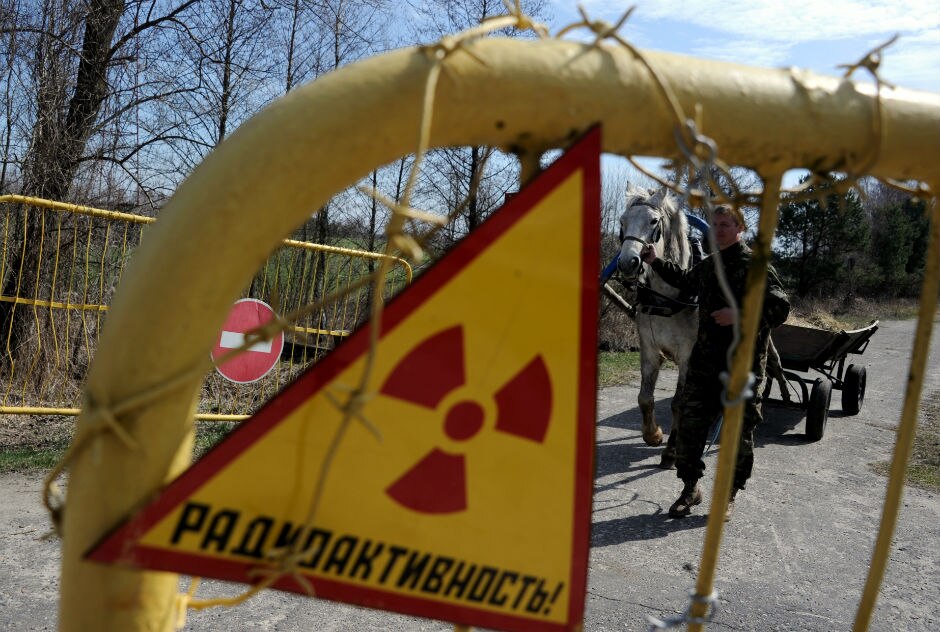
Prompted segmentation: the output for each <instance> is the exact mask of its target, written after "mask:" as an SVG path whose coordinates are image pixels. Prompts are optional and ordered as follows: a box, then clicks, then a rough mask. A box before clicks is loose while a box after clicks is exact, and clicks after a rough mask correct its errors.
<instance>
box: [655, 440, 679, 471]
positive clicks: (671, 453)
mask: <svg viewBox="0 0 940 632" xmlns="http://www.w3.org/2000/svg"><path fill="white" fill-rule="evenodd" d="M675 464H676V448H675V446H670V445H667V446H666V447H665V448H664V449H663V453H662V456H660V458H659V467H661V468H662V469H664V470H668V469H671V468H672V467H673V466H675Z"/></svg>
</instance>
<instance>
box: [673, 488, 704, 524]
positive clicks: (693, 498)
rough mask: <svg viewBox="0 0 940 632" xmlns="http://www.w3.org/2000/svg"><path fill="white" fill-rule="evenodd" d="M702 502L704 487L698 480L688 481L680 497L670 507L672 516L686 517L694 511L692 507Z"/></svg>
mask: <svg viewBox="0 0 940 632" xmlns="http://www.w3.org/2000/svg"><path fill="white" fill-rule="evenodd" d="M701 503H702V489H701V488H700V487H699V486H698V482H697V481H686V482H685V487H683V488H682V493H681V494H679V499H678V500H676V502H674V503H672V507H670V508H669V517H670V518H685V517H686V516H688V515H689V514H690V513H692V507H694V506H695V505H700V504H701Z"/></svg>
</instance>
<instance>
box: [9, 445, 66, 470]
mask: <svg viewBox="0 0 940 632" xmlns="http://www.w3.org/2000/svg"><path fill="white" fill-rule="evenodd" d="M67 448H68V443H67V442H62V443H53V444H44V445H38V446H33V445H21V446H13V447H0V473H6V472H28V471H32V470H51V469H52V466H54V465H55V464H56V463H57V462H58V461H59V459H61V458H62V455H63V454H65V450H66V449H67Z"/></svg>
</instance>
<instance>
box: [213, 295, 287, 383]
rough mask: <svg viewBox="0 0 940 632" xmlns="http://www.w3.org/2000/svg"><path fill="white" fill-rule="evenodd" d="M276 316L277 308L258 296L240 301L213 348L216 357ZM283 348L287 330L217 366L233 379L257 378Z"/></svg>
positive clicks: (247, 380) (223, 374)
mask: <svg viewBox="0 0 940 632" xmlns="http://www.w3.org/2000/svg"><path fill="white" fill-rule="evenodd" d="M272 318H274V310H273V309H271V306H270V305H268V304H267V303H265V302H263V301H259V300H257V299H254V298H243V299H241V300H240V301H236V303H235V305H233V306H232V311H230V312H229V314H228V318H226V319H225V325H223V326H222V331H221V333H220V334H219V339H218V340H217V341H216V343H215V348H214V349H213V350H212V359H213V360H218V359H219V358H220V357H222V356H223V355H225V354H226V353H229V352H230V351H231V350H232V349H237V348H238V347H240V346H242V344H244V342H245V334H246V333H248V332H249V331H251V330H253V329H256V328H258V327H260V326H262V325H264V324H265V323H267V322H268V321H270V320H271V319H272ZM283 348H284V333H283V332H281V333H279V334H278V335H277V336H276V337H275V338H274V339H272V340H269V341H267V342H259V343H257V344H254V345H252V346H251V347H249V348H248V350H247V351H245V352H243V353H241V354H239V355H237V356H235V357H234V358H232V359H231V360H228V361H227V362H225V363H224V364H221V365H219V366H217V367H216V369H215V370H216V371H218V372H219V374H220V375H221V376H222V377H224V378H225V379H227V380H229V381H230V382H237V383H239V384H248V383H250V382H257V381H258V380H260V379H261V378H263V377H264V376H265V375H267V374H268V373H269V372H270V371H271V369H273V368H274V365H275V364H277V360H278V358H279V357H280V356H281V350H282V349H283Z"/></svg>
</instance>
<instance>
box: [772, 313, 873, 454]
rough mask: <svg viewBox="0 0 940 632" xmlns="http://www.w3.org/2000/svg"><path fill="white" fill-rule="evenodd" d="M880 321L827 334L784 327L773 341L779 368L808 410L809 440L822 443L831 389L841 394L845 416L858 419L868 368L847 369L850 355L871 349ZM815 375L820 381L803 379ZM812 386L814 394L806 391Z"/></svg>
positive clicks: (774, 335) (810, 329) (822, 330)
mask: <svg viewBox="0 0 940 632" xmlns="http://www.w3.org/2000/svg"><path fill="white" fill-rule="evenodd" d="M876 331H878V321H877V320H876V321H873V322H872V323H871V324H870V325H868V326H867V327H863V328H861V329H855V330H853V331H845V330H843V331H838V332H835V331H827V330H824V329H817V328H815V327H804V326H801V325H787V324H784V325H781V326H780V327H777V328H776V329H774V330H773V333H772V337H773V341H774V344H775V345H776V347H777V351H778V352H779V353H780V364H781V365H782V366H783V369H784V375H785V376H786V377H787V380H788V382H789V383H792V384H794V385H796V386H797V388H798V389H799V395H800V397H801V400H800V405H801V406H802V407H803V408H804V409H806V436H807V438H809V439H810V440H812V441H818V440H819V439H822V437H823V434H824V433H825V431H826V421H827V420H828V418H829V402H830V400H831V399H832V389H833V388H835V389H837V390H840V391H842V412H843V413H844V414H846V415H856V414H858V411H859V410H860V409H861V407H862V402H863V401H864V400H865V381H866V375H865V367H864V366H861V365H859V364H849V365H848V366H845V363H846V357H847V356H848V354H850V353H853V354H861V353H863V352H864V351H865V348H866V347H868V343H869V341H870V340H871V337H872V336H873V335H874V333H875V332H876ZM811 371H814V372H816V373H821V374H822V376H821V377H816V378H815V379H814V376H813V375H809V376H807V375H803V374H807V373H810V372H811ZM808 384H812V390H809V389H808V388H807V385H808Z"/></svg>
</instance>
